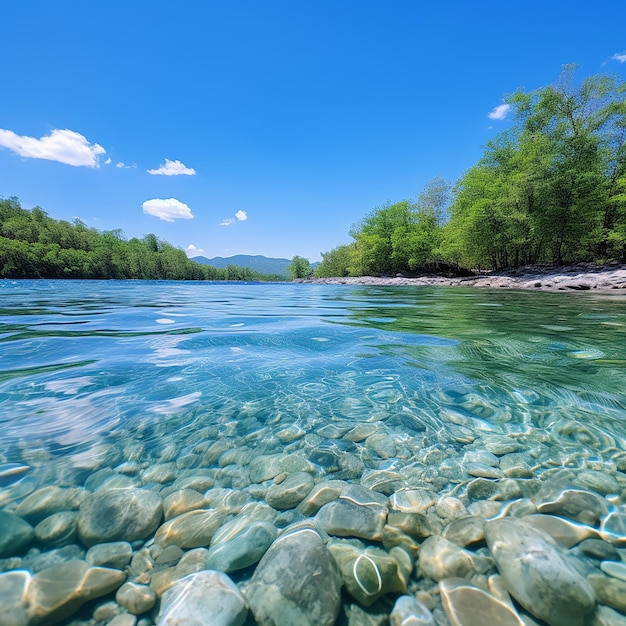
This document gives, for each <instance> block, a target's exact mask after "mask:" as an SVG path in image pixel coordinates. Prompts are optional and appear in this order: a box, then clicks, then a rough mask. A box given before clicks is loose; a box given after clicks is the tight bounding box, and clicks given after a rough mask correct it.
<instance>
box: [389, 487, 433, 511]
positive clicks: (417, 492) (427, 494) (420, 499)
mask: <svg viewBox="0 0 626 626" xmlns="http://www.w3.org/2000/svg"><path fill="white" fill-rule="evenodd" d="M436 501H437V494H436V493H434V492H433V491H427V490H426V489H403V490H402V491H396V492H395V493H394V494H392V495H391V496H390V497H389V504H390V506H391V508H392V509H393V510H394V511H402V512H403V513H423V512H425V511H426V510H427V509H429V508H430V507H431V506H433V505H434V504H435V502H436Z"/></svg>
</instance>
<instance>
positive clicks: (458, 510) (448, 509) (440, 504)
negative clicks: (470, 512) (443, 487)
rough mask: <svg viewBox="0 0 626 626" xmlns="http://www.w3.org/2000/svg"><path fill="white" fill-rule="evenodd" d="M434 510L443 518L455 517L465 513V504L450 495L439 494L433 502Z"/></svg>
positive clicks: (463, 515) (462, 515)
mask: <svg viewBox="0 0 626 626" xmlns="http://www.w3.org/2000/svg"><path fill="white" fill-rule="evenodd" d="M435 510H436V511H437V514H438V515H439V517H442V518H444V519H456V518H457V517H465V516H466V515H467V509H466V508H465V505H464V504H463V503H462V502H461V501H460V500H459V499H458V498H453V497H452V496H441V497H440V498H439V499H438V500H437V502H436V503H435Z"/></svg>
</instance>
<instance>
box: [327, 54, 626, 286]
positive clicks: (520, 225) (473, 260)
mask: <svg viewBox="0 0 626 626" xmlns="http://www.w3.org/2000/svg"><path fill="white" fill-rule="evenodd" d="M575 70H576V68H575V66H566V67H565V68H564V70H563V73H562V74H561V76H560V77H559V79H558V80H557V81H556V83H555V84H553V85H549V86H547V87H543V88H541V89H537V90H535V91H531V92H529V93H526V92H523V91H520V92H517V93H515V94H513V95H512V96H510V97H509V98H508V99H507V102H508V104H509V105H510V106H511V109H512V112H513V114H514V119H513V123H512V124H511V127H510V128H509V129H508V130H506V131H504V132H502V133H500V134H499V135H497V136H496V137H495V138H494V139H493V141H491V142H489V143H488V144H487V146H486V147H485V150H484V153H483V156H482V157H481V159H480V160H479V161H478V163H476V165H474V166H473V167H471V168H470V169H469V170H467V172H466V173H465V174H464V175H463V176H462V177H461V179H460V180H459V181H458V182H457V183H456V184H455V186H454V188H453V189H450V186H449V185H447V183H445V181H443V180H442V179H441V178H439V177H436V178H435V179H433V180H432V181H430V182H429V183H427V185H425V187H424V189H423V190H422V192H421V193H420V194H419V195H418V197H417V201H416V202H415V203H411V202H410V201H409V200H403V201H401V202H397V203H395V204H391V203H389V204H386V205H385V206H383V207H380V208H376V209H374V210H373V211H372V212H371V213H369V214H368V215H367V216H366V217H365V218H364V219H362V220H361V221H360V222H358V223H357V224H355V226H354V227H353V228H352V230H351V232H350V235H351V236H352V237H353V239H354V243H353V244H352V245H350V246H339V247H338V248H336V249H335V250H331V251H330V252H327V253H325V254H324V255H323V260H322V263H321V264H320V266H319V267H318V268H317V270H316V274H317V275H319V276H328V275H330V274H331V273H333V274H335V275H339V276H343V275H362V274H394V273H398V272H410V271H416V270H418V269H420V268H423V267H424V266H426V267H428V266H432V265H437V264H438V263H447V264H459V265H463V266H465V267H472V268H492V269H500V268H506V267H518V266H521V265H528V264H536V263H550V264H554V265H561V264H565V263H576V262H581V261H600V262H601V261H606V260H609V259H618V260H620V261H622V262H626V83H624V82H622V81H620V80H619V79H617V78H616V77H614V76H610V75H597V76H591V77H589V78H586V79H585V80H583V81H582V82H580V83H579V84H578V83H576V81H575Z"/></svg>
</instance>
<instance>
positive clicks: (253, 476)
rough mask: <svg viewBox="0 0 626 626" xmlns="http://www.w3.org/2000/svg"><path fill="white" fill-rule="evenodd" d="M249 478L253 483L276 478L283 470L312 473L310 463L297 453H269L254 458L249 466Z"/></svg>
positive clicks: (312, 469)
mask: <svg viewBox="0 0 626 626" xmlns="http://www.w3.org/2000/svg"><path fill="white" fill-rule="evenodd" d="M249 471H250V480H251V481H252V482H253V483H262V482H263V481H265V480H271V479H272V478H276V476H278V475H279V474H282V473H283V472H288V473H292V472H308V473H314V472H315V468H314V467H313V466H312V465H311V463H310V462H309V461H308V460H307V459H305V458H303V457H301V456H298V455H297V454H270V455H262V456H259V457H257V458H256V459H254V461H252V463H250V466H249Z"/></svg>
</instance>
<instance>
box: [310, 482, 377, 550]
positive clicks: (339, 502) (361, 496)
mask: <svg viewBox="0 0 626 626" xmlns="http://www.w3.org/2000/svg"><path fill="white" fill-rule="evenodd" d="M387 512H388V499H387V498H386V497H385V496H382V495H381V494H379V493H377V492H375V491H372V490H370V489H366V488H365V487H361V486H360V485H347V486H346V488H345V489H344V490H343V492H342V493H341V495H340V496H339V498H337V499H336V500H333V501H332V502H329V503H328V504H325V505H324V506H323V507H322V508H321V509H320V510H319V511H318V512H317V515H316V516H315V525H316V526H317V528H319V529H320V530H323V531H324V532H326V533H328V534H329V535H335V536H337V537H360V538H361V539H370V540H373V541H380V540H381V539H382V537H383V528H384V526H385V522H386V521H387Z"/></svg>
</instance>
